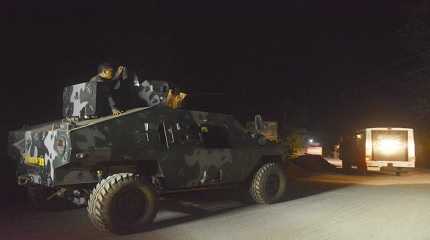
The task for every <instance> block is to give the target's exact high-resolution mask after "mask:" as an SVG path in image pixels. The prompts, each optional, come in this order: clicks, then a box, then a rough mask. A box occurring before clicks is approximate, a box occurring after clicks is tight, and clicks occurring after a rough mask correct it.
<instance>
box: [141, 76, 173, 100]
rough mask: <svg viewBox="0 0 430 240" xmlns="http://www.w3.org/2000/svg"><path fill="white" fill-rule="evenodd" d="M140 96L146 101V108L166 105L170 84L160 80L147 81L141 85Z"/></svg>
mask: <svg viewBox="0 0 430 240" xmlns="http://www.w3.org/2000/svg"><path fill="white" fill-rule="evenodd" d="M137 87H139V90H138V95H139V98H140V99H141V100H144V101H145V103H146V106H149V107H152V106H155V105H158V104H160V103H165V102H166V99H167V94H168V92H169V84H168V83H167V82H165V81H160V80H145V81H143V82H142V83H140V85H138V86H137Z"/></svg>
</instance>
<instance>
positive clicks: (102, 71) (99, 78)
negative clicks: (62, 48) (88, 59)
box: [90, 63, 127, 115]
mask: <svg viewBox="0 0 430 240" xmlns="http://www.w3.org/2000/svg"><path fill="white" fill-rule="evenodd" d="M97 72H98V73H97V75H96V76H94V77H92V78H91V80H90V82H101V83H103V84H101V85H102V87H101V89H102V91H103V95H104V96H105V98H106V99H107V102H106V104H105V105H106V106H105V107H106V108H107V107H109V108H110V111H111V112H112V114H113V115H119V114H121V111H120V109H119V108H118V106H117V104H116V102H115V100H114V98H113V96H112V93H113V91H115V90H118V89H119V88H120V86H121V80H123V79H125V78H127V73H126V69H125V67H124V66H119V67H118V69H117V71H116V72H115V75H114V74H113V66H112V65H111V64H109V63H102V64H100V65H99V66H98V69H97Z"/></svg>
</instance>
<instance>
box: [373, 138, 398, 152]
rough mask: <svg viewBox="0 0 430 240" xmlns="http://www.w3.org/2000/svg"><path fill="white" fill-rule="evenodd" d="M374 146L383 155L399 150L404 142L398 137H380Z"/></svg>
mask: <svg viewBox="0 0 430 240" xmlns="http://www.w3.org/2000/svg"><path fill="white" fill-rule="evenodd" d="M376 147H377V150H378V151H379V152H380V153H382V154H384V155H393V154H395V153H397V152H399V151H400V150H401V149H402V148H403V147H404V144H403V143H402V142H401V141H399V140H398V139H380V140H379V141H378V142H377V144H376Z"/></svg>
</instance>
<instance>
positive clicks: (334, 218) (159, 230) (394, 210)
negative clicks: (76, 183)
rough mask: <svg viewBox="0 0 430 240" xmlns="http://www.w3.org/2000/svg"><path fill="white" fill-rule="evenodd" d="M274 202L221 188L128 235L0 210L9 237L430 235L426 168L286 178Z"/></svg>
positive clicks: (62, 215) (168, 203)
mask: <svg viewBox="0 0 430 240" xmlns="http://www.w3.org/2000/svg"><path fill="white" fill-rule="evenodd" d="M289 186H290V188H289V190H288V195H287V196H288V197H287V199H286V200H285V201H283V202H281V203H277V204H274V205H267V206H263V205H244V204H242V203H240V202H238V201H236V200H234V198H231V197H230V198H229V197H228V196H227V197H226V195H227V194H226V193H225V192H222V191H218V192H212V193H195V194H192V195H189V196H188V195H187V196H186V197H183V199H182V200H181V201H177V200H169V199H166V200H164V201H162V210H161V212H160V213H159V215H158V217H157V218H156V220H155V223H154V225H153V226H151V227H147V228H145V227H143V226H137V227H136V228H135V229H134V232H132V233H130V234H127V235H121V236H118V235H112V234H109V233H101V232H98V231H97V230H95V229H94V228H93V227H92V225H91V223H90V221H89V219H88V218H87V216H86V212H85V209H74V210H64V211H57V212H40V211H32V210H28V208H26V207H15V208H11V209H8V210H6V211H3V212H2V213H1V222H0V227H1V229H0V230H1V232H0V238H1V239H5V240H12V239H43V240H51V239H64V240H69V239H70V240H71V239H73V240H76V239H80V240H84V239H91V240H95V239H97V240H103V239H124V240H132V239H133V240H142V239H151V240H157V239H163V240H168V239H175V240H180V239H184V240H185V239H187V240H190V239H198V240H205V239H216V240H219V239H234V240H240V239H247V240H251V239H258V240H262V239H283V240H286V239H288V240H290V239H309V240H312V239H315V240H322V239H357V240H358V239H360V240H362V239H390V240H391V239H402V240H405V239H430V172H427V171H416V172H414V173H408V174H406V175H403V176H400V177H396V176H391V175H380V174H371V175H369V176H365V177H363V176H345V175H340V174H324V175H317V176H311V177H306V178H303V179H299V180H295V181H291V182H290V185H289ZM225 198H227V200H225Z"/></svg>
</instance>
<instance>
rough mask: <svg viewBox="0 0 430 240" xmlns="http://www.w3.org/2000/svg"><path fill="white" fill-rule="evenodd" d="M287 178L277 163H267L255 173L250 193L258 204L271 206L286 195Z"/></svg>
mask: <svg viewBox="0 0 430 240" xmlns="http://www.w3.org/2000/svg"><path fill="white" fill-rule="evenodd" d="M286 184H287V177H286V175H285V172H284V171H283V170H282V169H281V167H280V166H279V165H278V164H276V163H266V164H264V165H263V166H261V167H260V169H258V171H257V172H256V173H255V175H254V177H253V179H252V181H251V186H250V188H249V192H250V194H251V197H252V199H253V200H254V201H255V202H256V203H261V204H271V203H274V202H277V201H279V200H281V199H282V197H283V196H284V194H285V190H286Z"/></svg>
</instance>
